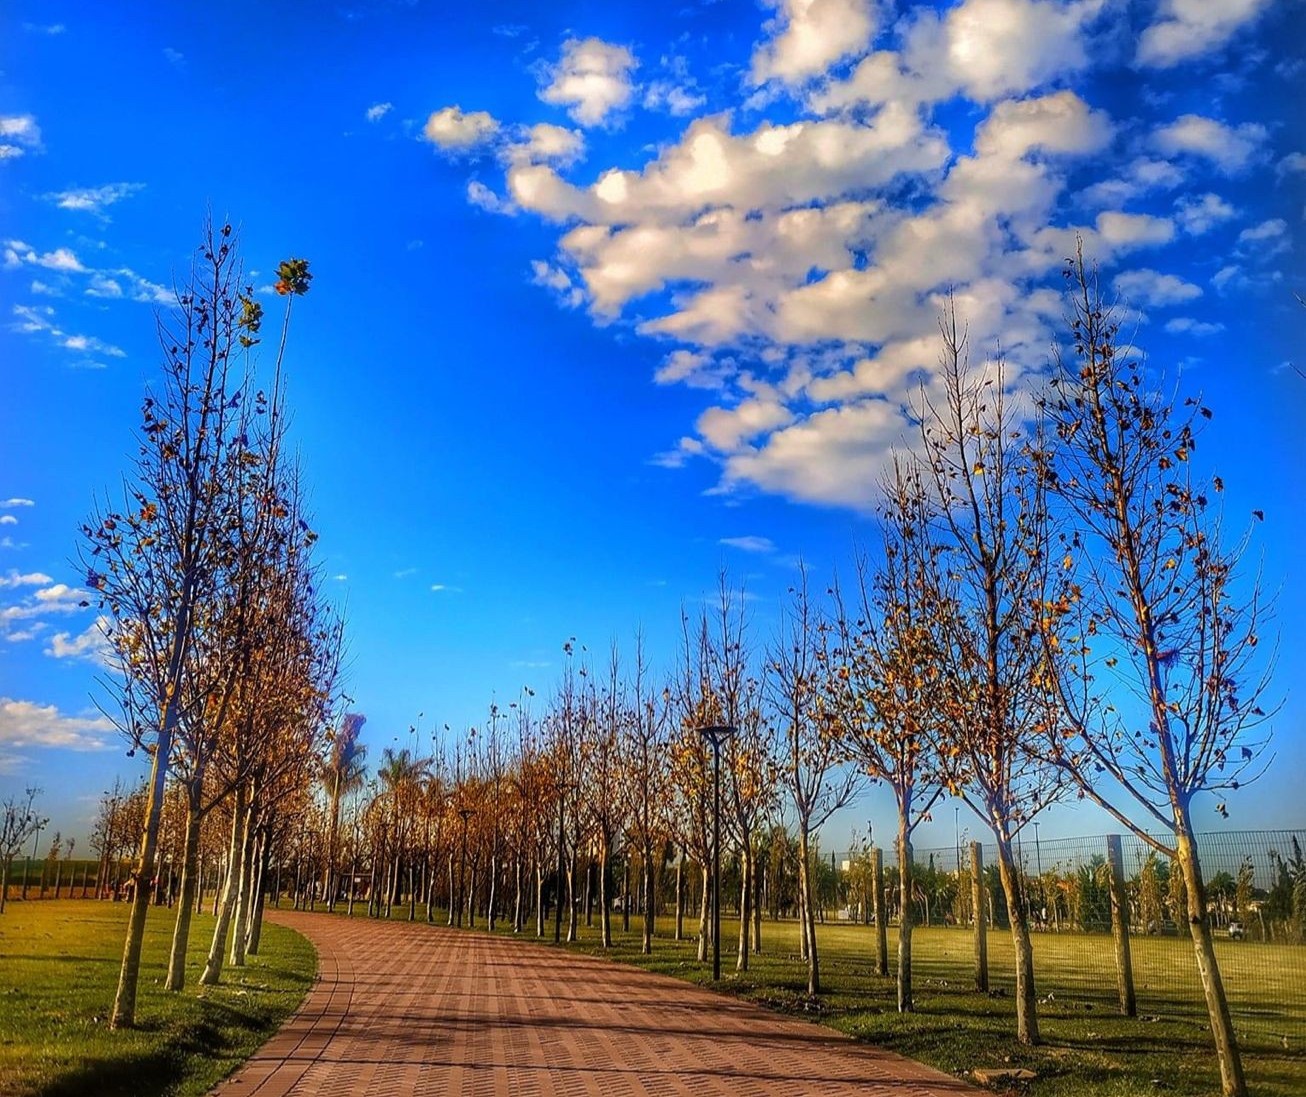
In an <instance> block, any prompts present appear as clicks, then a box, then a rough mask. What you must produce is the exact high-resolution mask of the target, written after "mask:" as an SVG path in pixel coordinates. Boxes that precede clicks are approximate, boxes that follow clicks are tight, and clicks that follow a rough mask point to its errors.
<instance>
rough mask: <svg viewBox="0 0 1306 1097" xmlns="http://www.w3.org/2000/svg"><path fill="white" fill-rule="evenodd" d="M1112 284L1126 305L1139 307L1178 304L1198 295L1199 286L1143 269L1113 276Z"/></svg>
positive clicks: (1199, 294)
mask: <svg viewBox="0 0 1306 1097" xmlns="http://www.w3.org/2000/svg"><path fill="white" fill-rule="evenodd" d="M1114 285H1115V291H1116V293H1117V294H1119V295H1120V297H1121V298H1122V299H1123V300H1124V301H1125V303H1126V304H1129V305H1134V306H1137V307H1140V308H1148V307H1153V308H1164V307H1166V306H1168V305H1182V304H1185V303H1187V302H1189V301H1192V300H1195V299H1196V298H1198V297H1201V296H1202V288H1201V287H1200V286H1195V285H1193V284H1192V283H1191V282H1185V281H1184V280H1183V279H1182V278H1177V277H1175V275H1173V274H1161V273H1159V272H1157V271H1154V270H1149V269H1147V268H1146V267H1142V268H1139V269H1138V270H1130V271H1125V272H1124V273H1123V274H1118V275H1116V278H1115V282H1114Z"/></svg>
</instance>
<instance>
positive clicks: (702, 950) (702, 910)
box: [698, 857, 712, 964]
mask: <svg viewBox="0 0 1306 1097" xmlns="http://www.w3.org/2000/svg"><path fill="white" fill-rule="evenodd" d="M703 860H704V861H706V862H708V864H704V865H703V867H702V876H703V895H702V901H701V902H700V903H699V905H698V962H699V963H700V964H701V963H703V962H704V961H705V960H706V959H707V944H708V935H709V934H710V933H711V925H712V921H711V918H709V916H708V911H709V910H710V908H711V904H712V896H711V887H712V869H711V867H710V862H711V860H712V859H711V858H710V857H705V858H704V859H703Z"/></svg>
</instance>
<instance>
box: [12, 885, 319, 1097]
mask: <svg viewBox="0 0 1306 1097" xmlns="http://www.w3.org/2000/svg"><path fill="white" fill-rule="evenodd" d="M127 914H128V905H127V904H126V903H108V902H95V901H94V900H85V901H82V900H61V901H59V902H53V901H47V902H27V903H21V902H11V903H10V905H9V907H8V909H7V910H6V912H5V913H4V915H3V916H0V1093H3V1094H6V1095H11V1094H12V1095H14V1097H18V1095H24V1097H26V1095H35V1094H42V1095H49V1097H65V1095H66V1097H74V1095H82V1094H96V1095H97V1097H98V1095H104V1097H114V1095H122V1097H129V1095H130V1097H143V1095H147V1094H168V1095H179V1097H180V1095H188V1094H202V1093H205V1092H207V1091H208V1090H209V1089H210V1088H211V1087H212V1086H213V1085H214V1084H216V1083H217V1082H218V1081H220V1080H221V1079H222V1078H224V1077H225V1076H226V1075H227V1074H229V1073H230V1072H231V1071H232V1070H234V1069H235V1068H236V1067H237V1066H238V1065H239V1064H240V1063H241V1062H243V1061H244V1060H245V1059H247V1058H248V1057H249V1056H250V1055H251V1054H252V1053H253V1052H254V1051H255V1050H256V1049H257V1048H258V1047H259V1046H260V1045H261V1044H262V1043H263V1042H264V1041H265V1040H266V1039H267V1038H268V1037H269V1036H270V1035H271V1034H272V1033H273V1032H275V1031H276V1029H277V1028H278V1026H279V1025H280V1024H281V1022H282V1021H283V1020H285V1018H286V1017H288V1016H289V1015H290V1014H291V1013H292V1012H293V1011H294V1009H295V1007H296V1006H298V1004H299V1003H300V1001H301V1000H302V999H303V997H304V995H305V994H306V993H307V991H308V988H309V987H310V986H311V985H312V982H313V976H314V972H315V970H316V966H317V958H316V956H315V954H314V952H313V947H312V945H310V944H309V943H308V941H307V940H305V939H304V938H303V937H301V936H300V935H299V934H297V933H294V932H292V931H290V930H287V929H283V928H281V927H280V926H274V925H271V924H269V923H267V922H265V923H264V926H263V934H262V940H261V943H260V955H258V956H255V957H251V958H250V959H249V961H248V964H247V966H246V967H245V968H244V969H243V970H240V969H235V968H230V967H228V968H226V969H225V970H224V973H223V982H222V985H220V986H218V987H205V988H203V993H202V994H197V993H196V990H197V989H198V988H197V987H196V985H195V983H196V980H197V979H198V976H199V972H200V970H201V967H202V965H203V961H204V956H205V954H206V952H207V950H208V945H209V940H210V937H211V935H212V932H213V918H212V917H211V916H209V915H198V916H197V917H196V918H195V920H194V921H193V923H192V930H191V937H190V950H189V956H188V960H189V964H188V969H187V978H188V981H189V984H190V985H189V986H188V987H187V989H186V990H185V991H183V992H182V993H180V994H170V993H168V992H167V991H165V990H163V988H162V983H163V977H164V974H165V971H166V967H167V956H168V948H169V944H170V942H171V937H172V925H173V912H172V911H170V910H167V909H165V908H151V909H150V916H149V921H148V922H147V924H146V931H145V950H144V954H143V957H142V960H141V980H140V988H139V993H138V997H137V1007H136V1017H137V1023H138V1027H137V1028H135V1029H132V1030H130V1031H118V1032H111V1031H110V1030H109V1025H108V1016H109V1013H110V1011H111V1009H112V1006H113V996H114V991H115V989H116V987H117V984H118V967H119V963H120V959H121V956H122V946H123V939H124V936H125V934H126V930H127Z"/></svg>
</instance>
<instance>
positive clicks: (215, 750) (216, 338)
mask: <svg viewBox="0 0 1306 1097" xmlns="http://www.w3.org/2000/svg"><path fill="white" fill-rule="evenodd" d="M311 278H312V275H311V274H310V273H309V270H308V264H307V263H306V262H305V261H303V260H299V259H292V260H287V261H286V262H283V263H281V264H280V266H279V268H278V281H277V284H276V289H277V291H278V293H280V294H282V295H283V296H284V297H285V298H286V310H285V314H284V318H283V321H282V326H281V331H280V339H279V343H278V346H277V349H276V356H275V361H274V364H273V368H272V371H271V376H270V378H269V380H268V382H267V384H266V386H261V385H260V383H259V381H258V378H257V377H256V373H255V362H254V351H255V348H256V347H257V346H258V345H259V343H260V341H261V331H262V325H263V320H264V317H263V308H262V306H261V304H259V302H258V301H257V300H256V298H255V295H254V291H253V288H252V287H251V286H249V285H246V284H245V282H244V274H243V271H242V268H241V263H240V259H239V256H238V252H237V247H236V238H235V234H234V233H233V230H232V228H231V226H230V225H222V226H220V227H215V226H213V225H211V224H210V225H209V226H207V228H206V231H205V234H204V239H203V242H202V244H201V247H200V249H199V252H198V255H197V257H196V259H195V261H194V264H193V266H192V270H191V273H190V276H189V278H188V279H187V281H186V282H185V283H184V284H183V285H182V286H181V287H180V288H179V289H178V291H177V298H176V308H175V310H173V312H172V313H171V314H169V315H167V316H164V317H162V318H161V319H160V321H159V343H160V348H161V350H162V353H163V370H162V378H161V382H160V383H159V385H158V386H157V387H152V389H151V392H150V393H149V395H147V396H146V398H145V399H144V402H143V406H142V417H141V425H140V428H139V430H138V433H137V443H138V445H137V453H136V457H135V460H134V463H133V467H132V469H131V470H130V472H129V474H128V476H127V477H126V479H125V484H124V488H123V491H122V494H121V497H119V498H111V497H106V498H105V500H104V501H103V502H102V503H100V504H99V505H98V506H97V507H96V510H95V512H94V514H93V516H92V517H91V518H90V519H89V520H88V521H87V523H86V524H85V525H84V527H83V530H82V533H83V537H84V548H83V553H82V560H83V564H84V566H85V570H86V579H85V582H86V586H87V587H89V588H90V589H91V590H92V591H94V592H95V595H96V596H97V598H98V603H99V609H100V611H101V620H102V621H103V622H104V623H105V624H104V630H105V634H106V640H107V646H108V650H109V657H108V658H109V662H110V665H111V674H110V675H109V676H107V679H106V684H107V685H108V686H109V688H110V689H111V690H113V692H114V693H115V694H116V699H117V701H118V705H117V708H116V711H113V712H111V715H113V716H115V717H116V718H117V719H118V722H119V726H120V728H121V730H122V732H123V733H124V734H125V735H126V737H127V738H128V739H129V741H130V742H131V744H132V750H131V751H130V752H129V753H134V752H135V751H136V750H142V751H144V752H145V753H146V754H147V755H148V756H149V757H150V760H151V765H150V777H149V780H148V782H147V784H146V786H145V790H144V794H143V797H142V800H143V802H142V803H141V804H140V816H141V817H140V822H139V827H138V828H137V829H136V830H135V833H134V835H133V836H132V838H133V839H134V841H135V842H136V843H137V849H138V854H137V858H136V863H135V868H134V870H133V872H132V877H131V880H130V885H129V890H130V892H131V901H132V909H131V915H130V920H129V928H128V932H127V937H126V941H125V943H124V949H123V959H122V968H121V974H120V978H119V983H118V990H117V995H116V998H115V1002H114V1008H113V1014H112V1025H113V1027H115V1028H119V1027H126V1026H131V1025H132V1024H133V1023H134V1020H135V1011H136V988H137V982H138V978H139V970H140V954H141V943H142V938H143V932H144V927H145V917H146V912H147V908H148V904H149V902H150V898H151V894H152V892H153V888H152V884H153V883H154V882H155V880H156V872H157V869H156V865H157V862H158V853H159V839H160V832H161V827H162V823H163V820H164V815H165V793H166V791H167V790H168V787H169V781H171V782H172V787H173V788H174V789H175V790H176V793H177V795H178V796H179V797H180V799H181V800H182V802H183V803H184V808H185V812H184V814H185V823H184V838H183V840H182V849H181V856H180V860H181V901H180V902H179V903H178V904H177V907H176V910H177V918H176V925H175V931H174V935H173V944H172V952H171V957H170V962H169V968H168V975H167V980H166V986H167V987H168V989H170V990H180V989H181V988H182V986H183V985H184V982H185V956H186V948H187V943H188V939H189V931H190V913H191V909H192V905H193V902H192V900H193V897H194V893H195V887H196V882H197V868H198V857H199V837H200V829H201V826H202V823H203V821H204V820H205V818H206V817H207V816H209V815H210V814H211V813H212V812H214V811H215V809H217V808H218V807H219V806H221V807H222V809H223V811H224V814H225V815H226V816H228V817H229V819H230V844H229V850H228V856H227V861H228V864H229V865H230V866H231V869H230V871H229V872H228V873H227V876H226V884H225V891H224V894H223V897H222V902H221V904H220V907H219V918H218V923H217V928H216V931H215V933H214V936H213V941H212V945H211V948H210V950H209V955H208V961H207V963H206V965H205V968H204V972H203V974H202V975H201V977H200V981H201V982H203V983H213V982H216V981H217V980H218V979H219V978H220V975H221V971H222V965H223V960H224V955H225V953H226V950H227V942H228V937H229V936H230V944H231V949H230V953H231V955H230V958H231V962H233V963H235V964H241V963H243V962H244V954H245V950H246V948H247V945H252V944H253V943H254V942H256V940H257V932H258V911H257V902H256V898H255V897H256V896H257V895H258V894H260V892H259V888H258V878H259V872H260V869H261V868H262V866H264V865H265V864H266V863H267V857H268V851H269V849H270V848H271V846H272V844H273V842H274V840H275V832H276V831H277V829H278V827H283V826H285V825H286V820H287V819H289V818H291V817H292V816H293V813H294V811H295V809H296V807H297V806H298V804H299V803H300V802H302V801H303V800H304V799H305V797H306V795H307V790H308V788H309V786H310V785H311V782H312V779H313V773H312V765H311V759H312V758H313V757H314V756H315V755H316V753H317V751H318V749H319V747H320V744H321V743H322V742H323V741H324V738H325V735H326V731H327V728H328V726H329V723H330V718H331V712H332V707H333V704H334V702H335V699H336V693H337V687H336V680H337V675H338V667H339V658H340V648H341V624H340V621H339V619H338V618H337V617H336V616H335V615H334V613H333V612H332V610H331V608H330V607H329V606H328V605H327V604H326V603H325V601H324V600H323V598H322V595H321V592H320V587H319V582H318V575H317V572H316V568H315V565H314V563H313V559H312V549H313V544H314V541H315V539H316V537H315V534H314V533H313V532H312V530H311V528H310V526H309V522H308V515H307V512H306V510H305V504H304V498H303V494H304V493H303V488H302V483H301V474H300V470H299V468H298V466H297V463H296V461H295V460H294V458H293V456H292V455H291V454H290V453H289V452H287V443H286V409H285V404H284V386H283V381H282V360H283V356H284V352H285V347H286V337H287V333H288V329H289V323H290V312H291V309H290V305H291V302H292V301H293V300H294V298H295V297H298V296H302V295H303V294H304V293H306V292H307V290H308V287H309V282H310V280H311ZM114 830H115V833H114V835H113V836H112V837H117V835H118V834H120V833H130V832H123V831H120V830H118V828H117V826H116V823H115V827H114ZM110 837H111V836H106V841H108V840H109V838H110Z"/></svg>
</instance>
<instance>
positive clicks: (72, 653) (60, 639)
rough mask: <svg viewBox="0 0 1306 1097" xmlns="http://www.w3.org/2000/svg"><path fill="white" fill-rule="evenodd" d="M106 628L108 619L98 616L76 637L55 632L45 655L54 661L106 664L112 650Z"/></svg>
mask: <svg viewBox="0 0 1306 1097" xmlns="http://www.w3.org/2000/svg"><path fill="white" fill-rule="evenodd" d="M108 628H109V618H108V617H104V616H100V617H97V618H96V619H95V620H94V621H92V622H91V623H90V624H89V625H87V626H86V628H85V629H84V630H83V631H82V632H80V633H78V634H77V635H76V636H73V635H72V634H71V633H68V632H56V633H55V634H54V636H52V637H51V638H50V646H49V647H48V648H46V649H45V654H46V655H49V656H50V657H51V658H54V659H84V660H86V661H88V662H92V663H99V664H106V663H107V662H108V660H109V657H110V655H111V653H112V650H113V649H112V647H111V645H110V644H109V637H108Z"/></svg>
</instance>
